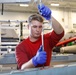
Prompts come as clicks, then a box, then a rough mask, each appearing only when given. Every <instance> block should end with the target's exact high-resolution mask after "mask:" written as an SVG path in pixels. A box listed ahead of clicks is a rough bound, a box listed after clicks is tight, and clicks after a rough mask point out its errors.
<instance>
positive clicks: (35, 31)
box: [29, 20, 43, 39]
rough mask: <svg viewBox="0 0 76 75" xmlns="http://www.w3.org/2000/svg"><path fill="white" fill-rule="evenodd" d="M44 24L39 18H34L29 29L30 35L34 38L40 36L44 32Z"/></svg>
mask: <svg viewBox="0 0 76 75" xmlns="http://www.w3.org/2000/svg"><path fill="white" fill-rule="evenodd" d="M42 24H43V23H41V22H39V21H37V20H33V21H32V22H31V23H30V25H29V31H30V35H31V37H33V38H36V39H37V38H39V37H40V35H41V32H42Z"/></svg>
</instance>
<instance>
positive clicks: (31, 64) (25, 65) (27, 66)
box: [21, 59, 35, 70]
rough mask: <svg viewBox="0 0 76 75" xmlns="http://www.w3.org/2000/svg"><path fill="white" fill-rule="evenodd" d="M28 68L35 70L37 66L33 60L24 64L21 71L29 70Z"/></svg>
mask: <svg viewBox="0 0 76 75" xmlns="http://www.w3.org/2000/svg"><path fill="white" fill-rule="evenodd" d="M28 68H35V66H34V65H33V63H32V59H31V60H29V61H28V62H26V63H24V64H23V65H22V66H21V70H24V69H28Z"/></svg>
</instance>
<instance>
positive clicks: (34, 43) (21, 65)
mask: <svg viewBox="0 0 76 75" xmlns="http://www.w3.org/2000/svg"><path fill="white" fill-rule="evenodd" d="M38 10H39V12H40V14H41V15H42V16H43V17H44V18H45V19H46V20H48V21H49V22H50V20H51V10H50V9H49V8H48V7H47V6H45V5H43V4H42V5H39V6H38ZM54 21H55V22H54ZM28 22H29V25H28V28H29V32H30V33H29V37H28V38H27V39H25V40H23V41H22V42H21V43H20V44H19V45H17V47H16V60H17V64H18V69H22V70H23V69H26V68H34V67H41V66H43V65H44V66H49V65H50V60H51V55H52V48H53V47H54V46H55V45H56V44H57V43H58V42H59V40H60V39H61V38H62V37H63V35H64V30H63V28H62V26H61V25H60V24H59V23H58V22H57V21H56V20H55V19H54V18H52V27H53V31H52V32H50V33H47V34H44V50H43V46H42V39H41V32H42V25H43V18H42V17H41V16H40V15H38V14H34V15H31V16H30V17H29V19H28Z"/></svg>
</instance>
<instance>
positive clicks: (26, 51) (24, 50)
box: [16, 31, 64, 69]
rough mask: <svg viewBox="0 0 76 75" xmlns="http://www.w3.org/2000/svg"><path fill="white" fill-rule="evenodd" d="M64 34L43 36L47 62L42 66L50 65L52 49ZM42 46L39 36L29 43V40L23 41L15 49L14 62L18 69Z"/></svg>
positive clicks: (52, 33)
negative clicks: (15, 61)
mask: <svg viewBox="0 0 76 75" xmlns="http://www.w3.org/2000/svg"><path fill="white" fill-rule="evenodd" d="M63 35H64V32H63V33H62V34H56V33H55V32H54V31H53V32H51V33H48V34H44V50H45V51H46V53H47V61H46V63H45V64H44V65H45V66H49V65H50V61H51V55H52V48H53V47H54V46H55V45H56V44H57V43H58V42H59V40H60V39H61V38H62V37H63ZM41 44H42V41H41V36H40V38H39V39H38V40H37V41H35V42H31V41H30V40H29V38H27V39H25V40H23V41H22V42H21V43H20V44H18V45H17V47H16V60H17V65H18V69H20V68H21V66H22V64H24V63H25V62H27V61H29V60H30V59H31V58H32V57H34V56H35V55H36V53H37V50H38V49H39V47H40V45H41ZM41 66H42V65H38V66H37V67H41Z"/></svg>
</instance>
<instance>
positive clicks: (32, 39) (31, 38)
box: [29, 36, 39, 42]
mask: <svg viewBox="0 0 76 75" xmlns="http://www.w3.org/2000/svg"><path fill="white" fill-rule="evenodd" d="M29 39H30V41H31V42H35V41H37V40H38V39H39V38H34V37H32V36H29Z"/></svg>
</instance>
